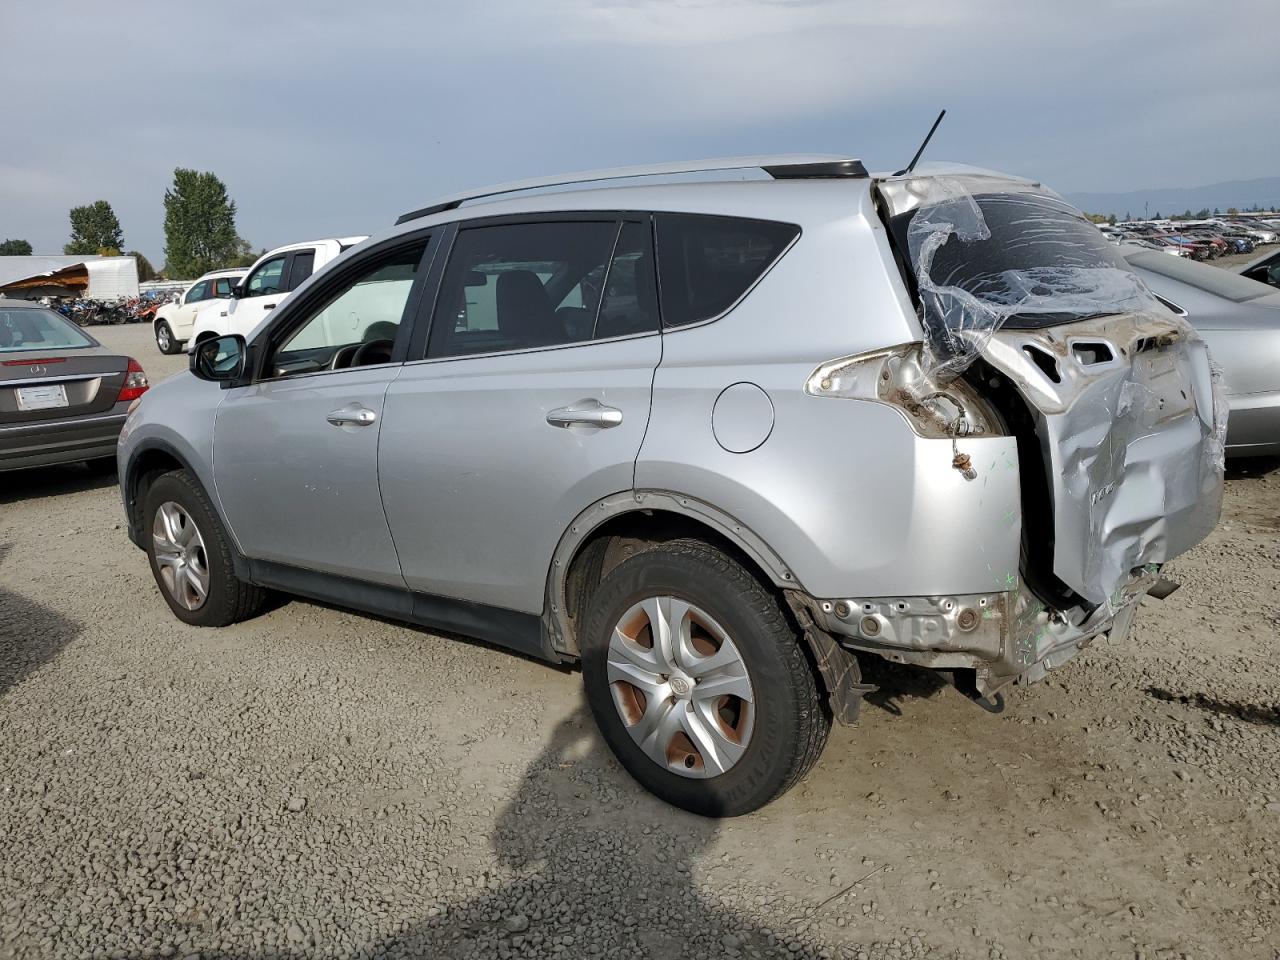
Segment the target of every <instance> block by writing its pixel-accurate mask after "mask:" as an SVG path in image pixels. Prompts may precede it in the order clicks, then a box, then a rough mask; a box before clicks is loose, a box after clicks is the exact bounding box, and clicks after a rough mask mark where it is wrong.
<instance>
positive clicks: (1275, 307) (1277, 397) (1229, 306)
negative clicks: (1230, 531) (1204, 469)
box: [1120, 246, 1280, 457]
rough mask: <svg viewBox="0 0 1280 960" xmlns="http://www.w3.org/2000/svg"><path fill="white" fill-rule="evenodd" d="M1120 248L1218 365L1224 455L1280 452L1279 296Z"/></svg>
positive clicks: (1237, 278)
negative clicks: (1226, 413)
mask: <svg viewBox="0 0 1280 960" xmlns="http://www.w3.org/2000/svg"><path fill="white" fill-rule="evenodd" d="M1120 251H1121V254H1122V255H1123V256H1124V258H1125V259H1126V260H1127V261H1128V263H1129V266H1130V267H1131V268H1132V269H1133V270H1134V271H1135V272H1136V273H1137V274H1138V276H1140V277H1141V278H1142V280H1143V282H1144V283H1145V284H1146V285H1147V287H1148V288H1150V290H1151V291H1152V293H1154V294H1156V296H1158V297H1160V299H1161V301H1162V302H1163V303H1164V304H1165V305H1166V306H1168V307H1169V308H1170V309H1171V310H1173V311H1174V312H1175V313H1177V314H1178V315H1179V316H1181V317H1185V318H1186V320H1187V322H1188V323H1190V324H1191V325H1192V326H1194V327H1195V328H1196V332H1197V333H1199V334H1200V336H1201V337H1203V338H1204V341H1205V342H1206V343H1207V344H1208V345H1209V350H1210V353H1211V355H1212V357H1213V360H1214V362H1215V363H1217V364H1218V365H1219V366H1220V367H1221V368H1222V383H1223V387H1224V388H1225V391H1226V395H1227V404H1228V406H1229V407H1230V409H1231V416H1230V418H1229V420H1228V429H1227V456H1228V457H1273V456H1276V455H1278V454H1280V291H1277V290H1276V288H1275V287H1270V286H1267V285H1266V284H1264V283H1259V282H1258V281H1257V280H1255V279H1250V277H1249V276H1248V275H1243V276H1242V275H1241V274H1238V273H1232V272H1231V271H1229V270H1222V269H1219V268H1217V267H1210V266H1206V265H1205V264H1202V263H1192V262H1190V261H1187V260H1172V261H1171V260H1163V259H1161V258H1160V257H1152V256H1151V255H1150V254H1149V253H1148V252H1147V251H1145V250H1141V249H1136V248H1133V247H1129V246H1123V247H1121V248H1120ZM1276 269H1277V273H1278V275H1280V268H1276Z"/></svg>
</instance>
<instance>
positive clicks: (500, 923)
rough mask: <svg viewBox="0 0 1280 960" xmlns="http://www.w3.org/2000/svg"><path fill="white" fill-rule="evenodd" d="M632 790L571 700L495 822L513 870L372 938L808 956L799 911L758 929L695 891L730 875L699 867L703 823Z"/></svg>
mask: <svg viewBox="0 0 1280 960" xmlns="http://www.w3.org/2000/svg"><path fill="white" fill-rule="evenodd" d="M639 791H640V788H639V787H638V786H636V785H635V784H634V783H633V782H632V781H631V780H630V778H629V777H627V775H626V774H625V773H624V772H623V771H622V770H621V768H620V767H619V766H618V764H617V763H616V762H615V761H614V760H613V757H612V755H611V754H610V753H609V751H608V748H607V747H606V746H605V745H604V743H603V741H602V740H601V738H600V736H599V734H598V733H597V731H596V726H595V723H594V721H593V720H592V718H591V716H590V713H589V712H588V711H587V710H586V708H585V707H581V706H580V707H579V708H578V709H577V710H576V711H575V712H574V713H573V714H572V715H571V716H570V717H568V718H566V719H565V720H563V721H561V722H560V723H559V724H558V725H557V727H556V729H555V732H554V733H553V734H552V737H551V740H550V742H549V743H548V745H547V746H546V748H545V749H544V750H543V751H542V753H541V754H540V755H539V756H538V758H537V759H536V760H535V761H534V762H533V763H532V764H530V766H529V767H528V769H527V770H526V771H525V775H524V778H523V780H522V782H521V784H520V787H519V790H518V791H517V794H516V796H515V797H514V798H513V799H512V801H511V802H510V803H509V804H508V805H507V807H506V808H505V809H504V810H503V811H502V813H501V814H500V816H499V818H498V822H497V826H496V829H495V831H494V834H493V837H492V843H493V848H494V851H495V853H496V854H497V857H498V860H499V861H500V863H501V864H502V866H503V867H504V868H506V869H507V870H509V871H511V872H512V874H513V875H514V879H509V880H507V881H506V882H504V883H502V884H500V885H498V886H497V887H496V888H494V889H490V890H488V891H486V892H484V893H481V894H479V895H478V896H476V897H475V898H473V899H471V900H469V901H467V902H465V903H462V904H459V905H457V906H452V907H450V908H449V909H448V911H447V912H446V913H444V914H442V915H441V916H439V917H436V918H431V919H428V920H426V921H425V922H423V923H420V924H418V925H417V926H416V927H415V928H414V929H412V930H411V931H409V932H408V933H407V934H406V935H404V936H402V937H400V938H397V939H396V940H395V941H394V943H387V944H379V945H378V946H379V947H380V948H384V949H390V950H391V952H393V953H402V954H404V955H407V956H414V957H416V956H421V957H450V958H454V957H458V958H461V957H498V956H520V957H525V956H551V955H553V954H554V955H558V956H565V957H574V956H606V955H613V956H619V957H662V958H667V957H706V956H726V955H735V956H736V955H741V956H757V957H774V956H790V957H802V958H809V957H817V956H818V952H819V950H820V949H821V947H820V946H819V945H818V944H816V943H814V942H812V941H810V942H807V943H805V942H801V939H799V938H800V937H801V934H800V932H799V930H798V927H799V926H800V925H801V924H803V923H805V920H801V921H800V923H798V924H796V925H795V929H789V930H788V929H784V928H783V926H781V925H779V926H777V927H774V928H773V929H769V928H766V927H764V926H762V925H761V924H759V922H758V921H756V920H754V919H753V918H750V917H748V916H746V915H744V914H743V913H741V912H740V911H738V910H735V909H733V908H731V907H729V906H727V905H726V904H724V903H722V902H719V901H718V900H717V899H716V897H715V896H714V894H712V893H708V892H705V891H704V890H703V889H701V888H700V884H701V883H704V882H710V883H711V885H712V888H714V884H715V879H717V878H718V879H721V880H723V881H724V882H726V883H729V882H732V880H733V875H734V874H733V870H732V867H731V866H730V865H728V864H726V865H725V866H724V869H722V870H717V869H714V868H712V869H708V865H709V864H711V865H714V864H716V863H717V861H716V860H714V859H709V858H708V853H709V849H710V847H711V846H712V845H713V844H714V842H715V841H716V838H717V835H718V833H719V824H718V822H717V821H715V820H708V819H705V818H702V817H696V816H693V815H692V814H687V813H684V812H682V811H679V810H676V809H674V808H672V807H669V806H666V805H665V804H663V803H662V802H661V801H659V800H657V799H655V798H653V797H651V796H648V795H647V794H641V793H640V792H639ZM623 824H626V826H623ZM726 938H728V939H726ZM804 939H806V940H808V939H809V938H807V937H806V938H804ZM729 951H733V952H732V953H729Z"/></svg>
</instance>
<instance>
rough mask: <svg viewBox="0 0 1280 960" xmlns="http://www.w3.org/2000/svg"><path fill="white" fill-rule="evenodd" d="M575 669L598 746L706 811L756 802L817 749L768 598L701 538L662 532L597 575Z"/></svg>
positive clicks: (731, 810) (814, 703) (807, 682)
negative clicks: (664, 536) (601, 742)
mask: <svg viewBox="0 0 1280 960" xmlns="http://www.w3.org/2000/svg"><path fill="white" fill-rule="evenodd" d="M581 645H582V676H583V683H584V684H585V686H586V695H587V702H588V703H589V704H590V706H591V712H592V713H593V714H594V716H595V719H596V722H597V723H598V724H599V726H600V730H601V732H602V733H603V735H604V738H605V741H606V742H607V743H608V744H609V747H610V749H612V750H613V752H614V754H615V755H616V756H617V757H618V759H619V761H621V763H622V765H623V766H624V767H626V769H627V772H628V773H630V774H631V775H632V776H633V777H634V778H635V779H636V780H638V781H639V782H640V784H641V785H642V786H644V787H645V788H646V789H648V790H650V791H651V792H653V793H654V794H656V795H657V796H659V797H661V798H662V799H663V800H666V801H667V802H668V803H671V804H674V805H675V806H678V807H683V808H684V809H686V810H690V811H692V812H694V813H698V814H702V815H704V816H712V817H730V816H738V815H741V814H744V813H749V812H751V811H752V810H756V809H758V808H760V807H762V806H764V805H765V804H767V803H769V802H770V801H772V800H774V799H775V798H777V797H778V796H780V795H781V794H782V793H784V792H785V791H787V790H788V789H790V788H791V787H792V786H794V785H795V784H796V783H797V782H798V781H799V780H800V778H801V777H802V776H804V774H805V773H806V772H807V771H808V770H809V768H810V767H812V766H813V764H814V763H815V762H816V761H817V759H818V757H819V755H820V754H821V753H822V748H823V746H824V745H825V744H826V740H827V734H828V732H829V730H830V727H831V722H830V718H829V717H828V716H827V714H826V712H825V711H824V709H823V706H822V703H821V700H820V698H819V696H818V688H817V683H816V679H815V677H814V673H813V670H812V669H811V668H810V666H809V662H808V660H807V659H806V658H805V656H804V653H803V651H802V649H801V640H800V637H799V636H798V634H797V632H796V630H795V629H794V628H793V627H792V625H791V624H790V622H789V621H788V620H787V617H786V616H785V614H784V613H783V611H782V608H781V607H780V606H779V603H778V601H777V599H776V598H775V597H774V596H773V595H772V594H770V593H769V591H768V590H766V589H765V588H764V587H763V586H762V585H761V584H760V582H759V581H758V580H756V578H755V577H753V576H752V575H751V574H750V573H749V572H748V571H747V570H745V569H744V568H743V567H742V566H741V565H740V564H739V563H738V562H737V561H735V560H734V559H733V558H731V557H729V556H727V555H726V554H724V553H723V552H721V551H719V550H717V549H715V548H714V547H711V546H709V545H707V544H705V543H702V542H700V541H694V540H681V541H675V542H672V543H666V544H661V545H659V546H656V547H654V548H652V549H650V550H647V551H645V552H643V553H641V554H638V555H636V556H634V557H631V558H630V559H628V560H625V561H624V562H622V563H621V564H619V565H618V566H617V567H615V568H614V569H613V570H612V571H610V572H609V574H608V575H607V576H606V577H605V578H604V579H603V580H602V581H601V583H600V585H599V587H598V588H597V589H596V591H595V593H594V594H593V595H592V598H591V601H590V604H589V609H588V611H587V614H586V617H585V624H584V630H583V633H582V638H581Z"/></svg>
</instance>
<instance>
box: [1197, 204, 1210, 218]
mask: <svg viewBox="0 0 1280 960" xmlns="http://www.w3.org/2000/svg"><path fill="white" fill-rule="evenodd" d="M1208 218H1209V208H1208V207H1201V208H1200V209H1199V210H1197V211H1196V219H1197V220H1207V219H1208Z"/></svg>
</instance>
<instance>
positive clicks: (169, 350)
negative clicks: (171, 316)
mask: <svg viewBox="0 0 1280 960" xmlns="http://www.w3.org/2000/svg"><path fill="white" fill-rule="evenodd" d="M161 331H163V333H164V335H163V336H161ZM155 336H156V347H157V348H158V349H159V350H160V352H161V353H163V354H165V355H166V356H172V355H173V354H175V353H177V352H178V351H179V350H181V349H182V347H181V345H180V344H179V343H178V341H177V340H175V339H174V338H173V330H172V329H171V328H170V326H169V324H168V322H167V321H165V320H161V321H160V322H159V323H157V324H156V327H155ZM162 340H167V341H168V343H169V346H168V347H166V346H165V345H164V344H163V343H162V342H161V341H162Z"/></svg>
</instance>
